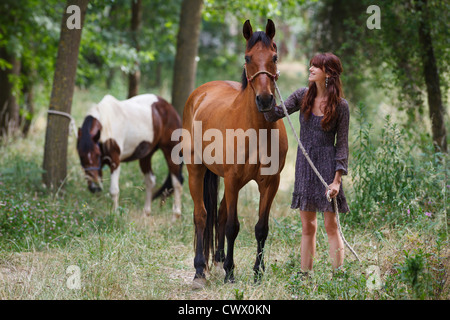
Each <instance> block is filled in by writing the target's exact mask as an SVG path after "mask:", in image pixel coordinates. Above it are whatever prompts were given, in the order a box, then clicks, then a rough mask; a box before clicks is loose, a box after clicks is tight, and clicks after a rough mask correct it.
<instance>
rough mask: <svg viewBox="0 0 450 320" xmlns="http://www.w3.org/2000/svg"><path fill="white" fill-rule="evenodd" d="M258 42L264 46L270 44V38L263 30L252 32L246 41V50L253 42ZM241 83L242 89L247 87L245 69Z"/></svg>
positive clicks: (268, 46) (267, 46) (251, 46)
mask: <svg viewBox="0 0 450 320" xmlns="http://www.w3.org/2000/svg"><path fill="white" fill-rule="evenodd" d="M258 42H262V43H263V45H264V46H265V47H266V48H270V45H271V44H272V39H270V38H269V37H268V36H267V34H266V33H265V32H264V31H256V32H253V34H252V36H251V38H250V39H248V41H247V50H250V49H251V48H253V47H254V46H255V44H257V43H258ZM241 84H242V86H241V87H242V90H244V89H245V88H247V85H248V81H247V75H246V74H245V70H243V71H242V80H241Z"/></svg>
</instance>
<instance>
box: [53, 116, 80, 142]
mask: <svg viewBox="0 0 450 320" xmlns="http://www.w3.org/2000/svg"><path fill="white" fill-rule="evenodd" d="M47 113H49V114H56V115H58V116H63V117H66V118H68V119H69V120H70V126H71V128H70V131H72V132H73V134H74V136H75V139H76V138H77V137H78V133H77V126H76V124H75V119H74V118H73V117H72V116H71V115H70V114H69V113H67V112H63V111H58V110H47Z"/></svg>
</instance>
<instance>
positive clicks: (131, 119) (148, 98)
mask: <svg viewBox="0 0 450 320" xmlns="http://www.w3.org/2000/svg"><path fill="white" fill-rule="evenodd" d="M179 128H181V119H180V117H179V115H178V114H177V112H176V111H175V109H174V108H173V106H172V105H171V104H169V103H168V102H167V101H165V100H164V99H162V98H161V97H158V96H156V95H154V94H143V95H138V96H135V97H133V98H131V99H128V100H124V101H119V100H117V99H116V98H114V97H113V96H111V95H106V96H105V97H104V98H103V99H102V101H100V103H99V104H97V105H95V106H93V107H92V108H91V109H90V110H89V112H88V115H87V116H86V118H85V119H84V122H83V125H82V127H81V128H80V129H79V130H78V141H77V150H78V155H79V156H80V161H81V166H82V167H83V169H84V171H85V174H86V177H87V180H88V188H89V190H90V191H91V192H97V191H101V190H102V185H101V177H102V167H103V165H105V164H106V165H108V166H109V167H110V169H111V185H110V189H109V192H110V194H111V196H112V199H113V208H114V210H115V209H116V208H117V206H118V201H119V175H120V163H121V162H128V161H133V160H139V165H140V168H141V171H142V173H143V174H144V178H145V186H146V197H145V206H144V212H145V213H146V214H147V215H149V214H150V213H151V201H152V199H155V198H157V197H158V196H160V195H163V196H164V197H165V196H167V195H168V194H170V193H171V192H172V191H173V192H174V195H175V200H174V203H173V212H174V218H178V217H180V216H181V190H182V183H183V177H182V165H176V164H174V163H173V162H172V159H171V156H170V155H171V150H172V148H173V146H174V145H175V144H176V141H171V135H172V132H173V131H174V130H176V129H179ZM158 149H161V150H162V152H163V153H164V157H165V159H166V162H167V165H168V167H169V175H168V177H167V179H166V181H165V183H164V184H163V186H162V187H161V188H160V189H159V190H158V191H157V192H156V193H155V194H152V191H153V187H154V186H155V175H154V174H153V172H152V166H151V158H152V156H153V154H154V153H155V151H157V150H158Z"/></svg>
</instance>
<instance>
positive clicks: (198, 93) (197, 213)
mask: <svg viewBox="0 0 450 320" xmlns="http://www.w3.org/2000/svg"><path fill="white" fill-rule="evenodd" d="M243 35H244V37H245V39H246V40H247V49H246V51H245V61H246V64H245V68H244V71H243V77H242V83H237V82H232V81H212V82H208V83H206V84H203V85H202V86H200V87H198V88H197V89H196V90H194V91H193V92H192V94H191V95H190V96H189V98H188V100H187V102H186V105H185V108H184V114H183V129H184V130H187V131H188V132H189V134H190V136H191V137H193V136H195V135H196V133H195V130H196V129H195V127H197V128H199V127H200V126H199V123H201V128H202V130H203V132H205V131H206V130H215V131H211V132H220V133H221V134H222V136H223V137H225V136H226V135H227V134H226V132H228V131H229V130H233V129H234V130H235V132H237V134H236V136H235V137H236V138H238V139H244V141H246V140H247V139H246V138H248V137H249V135H248V136H246V134H247V133H251V132H252V131H253V130H256V131H258V132H259V136H258V143H257V153H258V157H257V159H256V161H250V158H251V156H252V154H251V150H250V149H251V147H252V146H253V145H254V144H253V145H251V144H250V142H249V140H250V139H249V140H248V142H247V141H246V142H245V144H244V146H242V144H241V148H237V142H236V141H235V139H234V138H233V140H231V141H228V140H227V141H226V143H224V146H223V152H222V150H219V151H218V150H216V153H215V157H219V158H220V160H221V161H213V162H211V161H204V160H205V159H203V160H202V161H198V159H199V152H200V151H201V152H204V151H205V149H206V148H207V147H208V146H209V145H210V144H212V143H213V142H211V140H212V139H210V138H209V139H208V138H206V139H205V138H204V139H202V141H201V146H200V145H199V142H198V141H194V140H195V138H191V139H184V137H183V141H182V146H183V158H184V160H185V163H186V165H187V169H188V172H189V189H190V193H191V196H192V199H193V202H194V224H195V258H194V267H195V270H196V273H195V277H194V281H193V288H194V289H196V288H201V287H203V286H204V285H205V284H206V277H205V273H204V271H205V269H206V268H208V259H209V254H210V251H212V250H213V249H212V248H213V247H214V249H216V252H215V256H214V260H215V264H216V265H221V264H222V263H223V268H224V270H225V282H226V281H230V282H233V281H234V273H233V269H234V261H233V248H234V242H235V239H236V237H237V235H238V232H239V221H238V215H237V202H238V193H239V190H240V189H241V188H242V187H243V186H244V185H246V184H247V183H248V182H249V181H250V180H254V181H256V183H257V185H258V188H259V193H260V202H259V219H258V222H257V224H256V226H255V237H256V241H257V255H256V262H255V265H254V268H253V269H254V271H255V281H256V280H257V279H258V277H259V276H260V271H263V270H264V262H263V249H264V244H265V241H266V238H267V234H268V230H269V225H268V224H269V212H270V207H271V205H272V201H273V199H274V197H275V194H276V192H277V190H278V185H279V182H280V172H281V170H282V168H283V167H284V162H285V158H286V153H287V148H288V144H287V136H286V130H285V127H284V124H283V121H277V122H274V123H271V122H268V121H266V120H265V118H264V115H263V112H266V111H269V110H271V109H272V107H273V105H274V103H275V99H274V93H275V87H274V81H275V80H276V78H277V66H276V61H277V50H276V45H275V43H274V42H273V41H272V39H273V37H274V35H275V25H274V23H273V22H272V21H271V20H268V22H267V25H266V31H265V32H262V31H258V32H255V33H253V31H252V27H251V24H250V22H249V21H248V20H247V21H246V22H245V24H244V27H243ZM273 132H275V133H277V137H278V139H277V140H276V141H273V139H271V138H268V135H269V134H272V133H273ZM193 133H194V134H193ZM261 133H262V134H261ZM264 135H265V136H264ZM188 136H189V135H188ZM227 137H228V136H227ZM262 138H264V139H265V141H269V142H268V144H267V143H266V145H264V143H261V139H262ZM198 148H200V149H201V150H199V149H198ZM209 149H210V148H208V150H209ZM227 152H231V153H232V154H229V155H228V156H227ZM272 152H274V153H276V154H275V156H276V158H277V160H278V162H277V164H276V168H275V172H274V173H272V174H267V173H266V174H264V173H263V170H262V169H264V168H267V163H264V161H262V157H261V155H262V154H265V155H268V154H270V153H272ZM243 153H244V159H245V161H238V156H242V154H243ZM272 156H273V155H272ZM187 157H188V158H190V159H194V158H196V160H197V161H190V162H188V161H186V158H187ZM241 159H242V158H241ZM230 160H232V161H230ZM219 177H223V178H224V186H225V190H224V196H223V199H222V201H221V202H220V207H219V212H218V213H217V191H218V188H217V185H218V179H219ZM214 229H215V232H216V234H215V237H214ZM225 236H226V239H227V254H226V255H225Z"/></svg>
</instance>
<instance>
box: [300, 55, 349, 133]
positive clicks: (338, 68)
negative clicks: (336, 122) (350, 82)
mask: <svg viewBox="0 0 450 320" xmlns="http://www.w3.org/2000/svg"><path fill="white" fill-rule="evenodd" d="M309 65H310V66H315V67H316V68H320V69H322V70H323V71H324V72H325V73H326V74H328V75H329V77H328V84H327V87H326V91H327V95H328V97H327V98H328V99H327V105H326V106H325V109H324V112H323V119H322V122H321V124H322V128H323V129H324V130H325V131H328V130H330V129H331V123H332V120H333V118H334V116H335V113H336V106H337V105H338V104H339V102H340V101H341V99H342V98H343V92H342V83H341V78H340V75H341V73H342V71H343V69H342V64H341V60H339V58H338V57H337V56H335V55H334V54H332V53H329V52H326V53H319V54H317V55H315V56H314V57H313V58H312V59H311V61H310V62H309ZM316 96H317V87H316V83H315V82H314V81H311V82H310V83H309V88H308V92H307V93H306V96H305V98H304V99H303V102H302V106H301V110H302V113H303V115H304V117H305V119H309V117H310V116H311V113H312V108H313V106H314V99H315V98H316Z"/></svg>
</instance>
